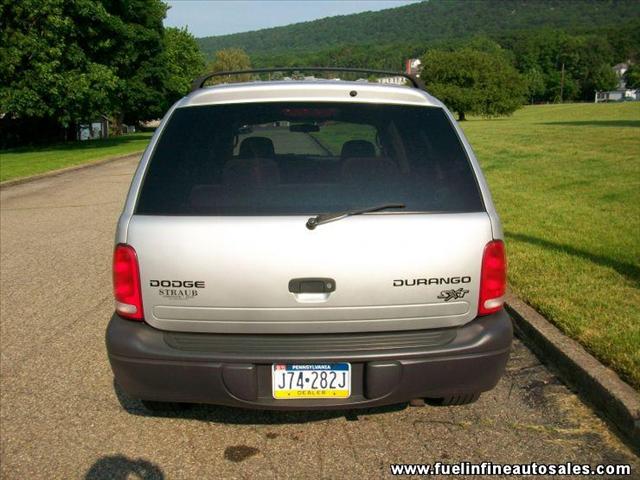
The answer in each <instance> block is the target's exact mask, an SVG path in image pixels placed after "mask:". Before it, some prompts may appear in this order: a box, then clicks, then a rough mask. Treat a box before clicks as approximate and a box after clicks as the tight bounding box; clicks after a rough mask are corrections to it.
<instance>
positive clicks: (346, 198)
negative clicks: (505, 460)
mask: <svg viewBox="0 0 640 480" xmlns="http://www.w3.org/2000/svg"><path fill="white" fill-rule="evenodd" d="M333 70H334V71H335V70H338V69H333ZM260 73H262V72H260ZM374 73H375V72H374ZM378 73H380V72H378ZM219 75H222V74H219ZM395 75H397V74H395ZM210 76H211V75H209V76H205V77H203V78H201V79H198V80H197V81H196V84H195V88H194V90H193V91H192V92H191V93H190V94H189V95H188V96H186V97H185V98H183V99H181V100H180V101H178V102H177V103H176V104H175V105H174V106H173V107H172V108H171V109H170V110H169V112H168V113H167V114H166V116H165V118H164V119H163V121H162V123H161V125H160V127H159V128H158V129H157V131H156V133H155V135H154V136H153V138H152V140H151V142H150V144H149V146H148V148H147V150H146V152H145V153H144V155H143V157H142V159H141V161H140V165H139V167H138V169H137V171H136V174H135V176H134V178H133V182H132V184H131V189H130V191H129V195H128V197H127V201H126V204H125V207H124V210H123V212H122V215H121V216H120V219H119V222H118V228H117V233H116V247H115V253H114V262H113V275H114V290H115V300H116V311H115V314H114V315H113V318H112V319H111V322H110V323H109V327H108V329H107V339H106V340H107V350H108V353H109V360H110V362H111V367H112V369H113V372H114V375H115V380H116V382H117V384H118V385H119V386H120V388H121V389H122V390H123V391H124V392H125V393H126V394H128V395H130V396H131V397H134V398H138V399H141V400H143V401H144V403H145V405H147V406H148V407H149V408H162V405H163V403H162V402H184V403H211V404H220V405H233V406H240V407H253V408H265V409H328V408H352V407H371V406H377V405H384V404H392V403H398V402H404V401H407V400H412V399H419V398H420V399H422V398H427V399H438V400H436V401H440V402H442V403H444V404H448V405H451V404H461V403H468V402H471V401H474V400H475V399H477V398H478V396H479V394H480V393H481V392H483V391H486V390H490V389H491V388H493V387H494V386H495V385H496V383H497V382H498V380H499V378H500V376H501V375H502V373H503V371H504V368H505V364H506V362H507V359H508V356H509V350H510V345H511V340H512V329H511V322H510V319H509V317H508V316H507V314H506V313H505V312H504V310H503V297H504V294H505V284H506V278H505V276H506V273H505V269H506V260H505V252H504V244H503V233H502V227H501V225H500V220H499V218H498V215H497V213H496V211H495V208H494V206H493V203H492V200H491V195H490V194H489V189H488V188H487V184H486V182H485V179H484V177H483V175H482V172H481V171H480V167H479V165H478V162H477V160H476V158H475V156H474V154H473V151H472V149H471V147H470V146H469V144H468V142H467V140H466V139H465V137H464V134H463V133H462V131H461V130H460V128H459V127H458V125H457V124H456V122H455V120H454V119H453V117H452V116H451V113H450V112H449V111H448V110H447V108H446V107H445V106H444V105H443V104H442V103H441V102H440V101H438V100H437V99H435V98H434V97H432V96H431V95H429V94H428V93H426V92H425V91H424V89H422V88H421V85H420V83H419V81H418V80H416V79H415V78H413V77H411V76H408V75H407V76H406V77H407V79H408V81H410V83H411V86H395V85H385V84H379V83H367V82H361V81H357V82H348V81H336V80H320V79H311V80H309V79H306V80H300V81H297V80H284V81H282V80H281V81H252V82H246V83H235V84H234V83H231V84H223V85H218V86H213V87H203V85H204V82H205V81H206V80H207V79H208V78H209V77H210Z"/></svg>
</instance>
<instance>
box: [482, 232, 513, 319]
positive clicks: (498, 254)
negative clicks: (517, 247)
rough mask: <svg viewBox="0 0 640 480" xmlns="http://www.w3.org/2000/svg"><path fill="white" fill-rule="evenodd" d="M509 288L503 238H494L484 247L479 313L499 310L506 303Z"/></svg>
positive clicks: (485, 313)
mask: <svg viewBox="0 0 640 480" xmlns="http://www.w3.org/2000/svg"><path fill="white" fill-rule="evenodd" d="M506 289H507V258H506V256H505V251H504V242H503V241H502V240H493V241H491V242H489V243H487V246H486V247H484V255H483V256H482V273H481V274H480V302H479V304H478V315H489V314H490V313H494V312H497V311H498V310H500V309H501V308H502V306H503V304H504V294H505V292H506Z"/></svg>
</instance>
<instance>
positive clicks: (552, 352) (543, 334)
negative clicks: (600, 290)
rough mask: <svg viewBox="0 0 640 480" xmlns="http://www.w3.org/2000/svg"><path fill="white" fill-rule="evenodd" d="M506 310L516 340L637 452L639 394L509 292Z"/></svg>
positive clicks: (639, 411)
mask: <svg viewBox="0 0 640 480" xmlns="http://www.w3.org/2000/svg"><path fill="white" fill-rule="evenodd" d="M506 308H507V311H508V312H509V314H510V315H511V318H512V319H513V324H514V328H515V332H516V334H517V335H518V337H519V338H520V339H522V340H523V341H524V343H526V344H527V346H529V347H530V348H531V349H532V350H533V351H534V353H536V354H537V355H538V356H539V357H540V358H541V360H544V363H549V364H551V365H552V366H553V367H555V369H556V370H557V372H558V373H559V374H560V376H561V378H562V380H563V381H564V382H565V383H566V384H567V385H569V386H570V387H572V388H573V389H574V390H575V391H576V392H577V393H578V395H579V396H580V397H581V398H583V399H584V400H586V401H587V402H588V403H590V404H591V405H593V406H594V407H595V408H596V409H597V411H598V413H600V414H601V415H602V416H604V417H605V418H606V419H607V420H609V421H610V422H611V423H613V424H614V425H615V427H616V428H617V429H618V430H620V432H621V433H622V434H623V435H624V436H625V437H626V438H627V439H628V440H629V441H630V443H631V446H632V448H633V449H635V450H636V451H637V452H640V394H639V393H638V392H636V391H635V390H634V389H633V388H632V387H631V386H630V385H628V384H626V383H625V382H623V381H622V380H620V378H619V377H618V375H616V373H615V372H614V371H613V370H611V369H609V368H607V367H605V366H604V365H602V364H601V363H600V362H599V361H598V360H596V359H595V358H594V357H593V356H592V355H591V354H589V353H588V352H587V351H586V350H585V349H584V348H583V347H582V345H580V344H579V343H578V342H576V341H575V340H572V339H571V338H569V337H567V336H566V335H564V334H563V333H562V332H561V331H560V330H559V329H558V328H556V327H555V326H554V325H552V324H551V323H550V322H549V321H548V320H547V319H546V318H544V317H543V316H542V315H540V314H539V313H538V312H536V311H535V310H534V309H533V308H531V307H530V306H529V305H527V304H525V303H524V302H523V301H522V300H520V299H519V298H517V297H516V296H515V295H513V294H512V293H508V294H507V296H506Z"/></svg>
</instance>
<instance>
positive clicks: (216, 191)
mask: <svg viewBox="0 0 640 480" xmlns="http://www.w3.org/2000/svg"><path fill="white" fill-rule="evenodd" d="M384 203H403V204H405V205H406V208H405V209H404V210H403V211H404V212H478V211H482V210H483V204H482V201H481V198H480V194H479V191H478V186H477V183H476V180H475V177H474V174H473V171H472V169H471V166H470V164H469V161H468V158H467V156H466V154H465V152H464V150H463V148H462V145H461V144H460V140H459V139H458V137H457V135H456V133H455V131H454V129H453V126H452V125H451V123H450V122H449V120H448V119H447V117H446V115H445V113H444V111H443V110H442V109H440V108H435V107H413V106H399V105H376V104H372V105H369V104H357V103H313V104H310V103H286V104H285V103H259V104H235V105H216V106H202V107H184V108H180V109H177V110H175V111H174V113H173V115H172V116H171V118H170V119H169V122H168V124H167V125H166V127H165V129H164V131H163V132H162V135H161V137H160V139H159V142H158V144H157V145H156V147H155V149H154V152H153V155H152V157H151V160H150V164H149V167H148V170H147V172H146V175H145V178H144V180H143V184H142V190H141V193H140V197H139V199H138V204H137V208H136V213H138V214H144V215H296V214H318V213H326V212H336V211H343V210H351V209H358V208H366V207H370V206H373V205H379V204H384Z"/></svg>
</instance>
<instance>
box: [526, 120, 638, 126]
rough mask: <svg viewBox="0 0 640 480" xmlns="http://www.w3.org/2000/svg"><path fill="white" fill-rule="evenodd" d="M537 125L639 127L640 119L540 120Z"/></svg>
mask: <svg viewBox="0 0 640 480" xmlns="http://www.w3.org/2000/svg"><path fill="white" fill-rule="evenodd" d="M538 125H566V126H570V127H640V120H574V121H566V122H541V123H538Z"/></svg>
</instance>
